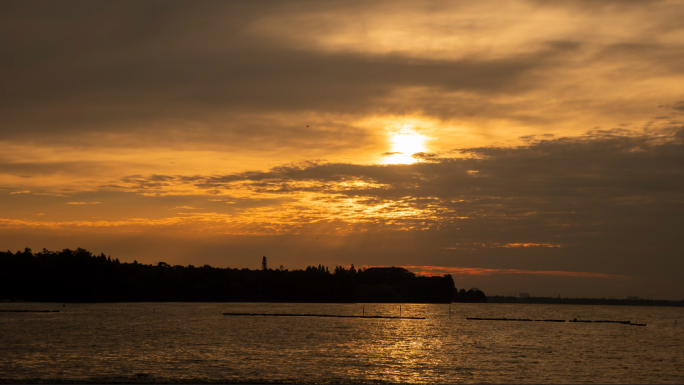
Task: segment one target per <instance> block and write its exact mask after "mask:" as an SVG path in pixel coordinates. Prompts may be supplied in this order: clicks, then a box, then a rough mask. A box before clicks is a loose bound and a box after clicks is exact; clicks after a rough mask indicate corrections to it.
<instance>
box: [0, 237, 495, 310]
mask: <svg viewBox="0 0 684 385" xmlns="http://www.w3.org/2000/svg"><path fill="white" fill-rule="evenodd" d="M0 299H10V300H12V299H18V300H26V301H45V302H144V301H173V302H175V301H207V302H208V301H226V302H231V301H236V302H237V301H248V302H390V303H391V302H394V303H397V302H403V303H411V302H413V303H450V302H486V300H487V299H486V297H485V295H484V293H483V292H482V291H479V290H472V289H471V290H469V291H465V290H463V289H461V290H460V291H458V290H457V289H456V288H455V287H454V280H453V278H452V277H451V275H448V274H447V275H444V276H441V277H421V276H416V275H414V274H413V273H411V272H409V271H408V270H406V269H403V268H399V267H391V268H367V269H357V268H355V267H354V265H352V266H351V267H349V268H345V267H343V266H337V267H335V268H334V270H333V271H332V272H331V271H329V269H328V267H324V266H322V265H318V266H309V267H307V268H306V269H303V270H288V269H285V268H284V267H283V266H280V268H277V269H271V268H268V267H267V261H266V257H264V258H263V260H262V268H261V269H260V270H250V269H232V268H216V267H212V266H209V265H204V266H202V267H195V266H193V265H188V266H180V265H175V266H171V265H169V264H167V263H165V262H159V263H158V264H156V265H146V264H140V263H138V262H137V261H134V262H133V263H126V262H123V263H122V262H120V261H119V259H118V258H116V259H112V258H111V257H108V256H105V255H104V254H100V255H93V254H92V253H91V252H89V251H87V250H84V249H81V248H78V249H76V250H69V249H64V250H62V251H49V250H46V249H43V251H42V252H38V253H33V252H32V251H31V249H29V248H26V249H25V250H24V251H23V252H21V251H17V252H16V253H12V252H10V251H7V252H0Z"/></svg>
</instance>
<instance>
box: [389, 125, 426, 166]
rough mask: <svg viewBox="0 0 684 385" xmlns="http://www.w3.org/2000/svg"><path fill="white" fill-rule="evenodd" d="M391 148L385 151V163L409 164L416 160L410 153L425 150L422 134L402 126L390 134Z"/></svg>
mask: <svg viewBox="0 0 684 385" xmlns="http://www.w3.org/2000/svg"><path fill="white" fill-rule="evenodd" d="M391 135H392V137H391V138H390V141H391V142H392V150H391V151H390V152H388V153H386V156H387V157H386V158H385V160H384V161H383V163H385V164H411V163H415V162H417V161H418V160H417V159H416V158H413V157H412V156H411V155H413V154H415V153H418V152H426V151H427V148H426V147H425V140H426V139H427V138H426V137H425V136H424V135H421V134H418V133H417V132H415V131H413V130H411V129H409V128H407V127H404V128H403V129H402V130H401V131H399V132H396V133H393V134H391Z"/></svg>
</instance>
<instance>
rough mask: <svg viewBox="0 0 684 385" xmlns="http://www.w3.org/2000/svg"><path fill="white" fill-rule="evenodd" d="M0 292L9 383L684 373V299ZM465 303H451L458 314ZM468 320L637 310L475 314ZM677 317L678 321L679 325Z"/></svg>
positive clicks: (550, 379) (3, 375)
mask: <svg viewBox="0 0 684 385" xmlns="http://www.w3.org/2000/svg"><path fill="white" fill-rule="evenodd" d="M399 306H400V305H399V304H365V305H364V304H283V303H115V304H66V307H62V304H61V303H60V304H55V303H0V310H2V309H45V310H48V309H49V310H60V312H59V313H0V380H1V381H2V382H21V381H27V380H28V381H61V382H65V381H76V382H143V383H144V382H186V383H187V382H300V383H301V382H305V383H311V382H316V383H385V382H390V383H397V382H401V383H483V382H494V383H684V331H683V329H684V308H673V307H626V306H590V305H577V306H571V305H533V304H452V305H451V306H450V305H446V304H444V305H432V304H430V305H424V304H402V305H401V312H402V315H403V316H418V317H425V318H426V319H424V320H406V319H404V320H400V319H363V318H316V317H245V316H223V315H221V314H220V313H221V312H226V311H228V312H253V313H310V314H340V315H361V314H362V313H363V312H364V311H365V314H366V315H389V316H397V315H399ZM449 309H451V314H450V313H449ZM466 317H491V318H503V317H505V318H531V319H574V318H577V319H588V320H630V321H632V322H639V323H646V324H647V326H645V327H640V326H630V325H621V324H600V323H598V324H596V323H570V322H565V323H553V322H514V321H472V320H466ZM675 321H677V323H678V325H675Z"/></svg>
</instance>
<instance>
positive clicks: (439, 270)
mask: <svg viewBox="0 0 684 385" xmlns="http://www.w3.org/2000/svg"><path fill="white" fill-rule="evenodd" d="M403 267H404V268H406V269H408V270H410V271H412V272H414V273H416V274H417V275H422V276H433V275H443V274H452V275H495V274H537V275H555V276H566V277H584V278H610V279H616V278H620V279H624V278H630V277H627V276H624V275H612V274H603V273H591V272H583V271H555V270H519V269H486V268H479V267H444V266H403Z"/></svg>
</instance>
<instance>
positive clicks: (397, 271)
mask: <svg viewBox="0 0 684 385" xmlns="http://www.w3.org/2000/svg"><path fill="white" fill-rule="evenodd" d="M364 272H365V273H367V274H382V275H393V276H408V277H415V276H416V275H415V274H414V273H412V272H410V271H408V270H406V269H404V268H403V267H394V266H392V267H369V268H367V269H366V270H364Z"/></svg>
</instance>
